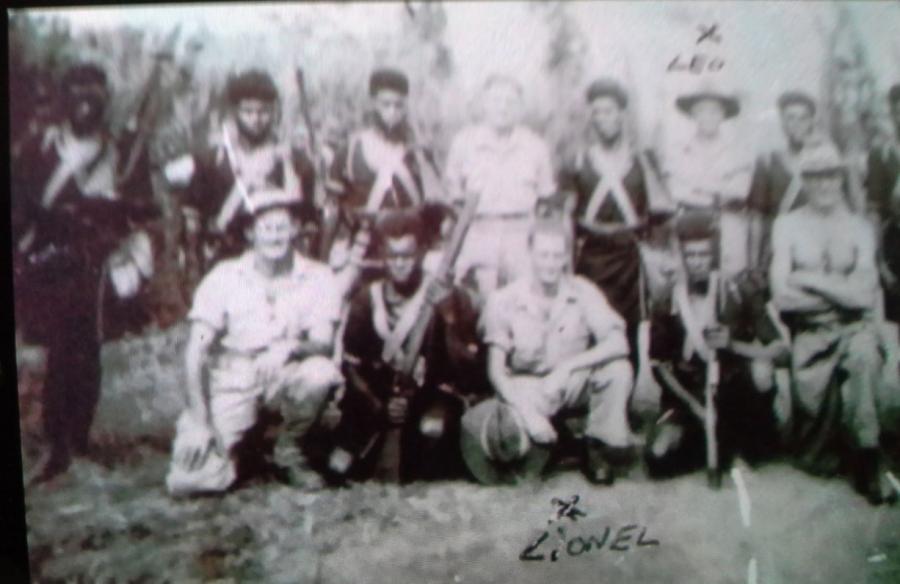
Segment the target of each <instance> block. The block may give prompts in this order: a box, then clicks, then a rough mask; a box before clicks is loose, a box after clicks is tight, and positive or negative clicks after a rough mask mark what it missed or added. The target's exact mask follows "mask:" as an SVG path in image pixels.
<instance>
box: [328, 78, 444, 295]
mask: <svg viewBox="0 0 900 584" xmlns="http://www.w3.org/2000/svg"><path fill="white" fill-rule="evenodd" d="M408 96H409V80H408V79H407V77H406V75H405V74H403V73H401V72H400V71H397V70H395V69H378V70H376V71H374V72H373V73H372V75H371V76H370V77H369V97H370V100H371V112H370V122H369V123H368V124H366V126H365V127H363V128H362V129H360V130H358V131H356V132H354V133H353V134H352V135H351V136H350V139H349V140H348V143H347V145H346V146H344V147H342V148H340V149H339V150H338V151H337V153H336V155H335V157H334V160H333V161H332V164H331V169H330V171H329V176H328V181H327V183H326V188H327V190H328V193H329V195H330V197H331V198H332V199H333V202H332V204H335V205H336V206H337V207H338V209H339V212H338V214H337V216H338V223H337V224H336V225H335V226H334V227H333V228H332V229H333V231H334V232H333V233H330V234H329V233H326V234H325V240H326V242H327V243H326V245H330V250H326V251H328V252H329V254H328V260H329V263H331V265H332V267H333V268H335V269H338V270H340V269H342V268H343V267H345V266H347V265H348V264H352V263H358V262H360V261H362V259H363V258H364V257H365V256H371V253H372V250H373V248H372V247H371V246H370V241H371V238H370V235H369V230H368V229H362V230H361V229H360V227H362V226H364V225H365V224H366V223H368V222H370V220H372V219H376V218H377V217H378V216H380V215H381V213H380V212H381V211H382V210H384V209H397V208H408V207H418V206H420V205H421V204H422V202H423V201H424V200H425V198H426V196H427V195H428V194H427V193H425V192H424V185H423V180H422V173H423V172H424V167H425V165H432V164H433V162H432V160H431V159H430V154H428V153H427V152H425V151H423V150H422V148H421V146H420V145H418V144H416V143H415V136H414V134H413V131H412V128H411V126H410V124H409V122H408V120H407V98H408ZM351 244H353V245H354V247H355V250H356V251H354V252H353V253H350V250H351ZM350 273H351V275H352V277H350V278H349V281H348V282H347V285H348V286H352V284H353V280H354V279H355V276H356V270H355V269H352V270H351V272H350Z"/></svg>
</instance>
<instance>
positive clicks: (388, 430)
mask: <svg viewBox="0 0 900 584" xmlns="http://www.w3.org/2000/svg"><path fill="white" fill-rule="evenodd" d="M378 234H379V244H380V245H379V247H380V250H381V256H382V257H383V259H384V262H385V273H386V275H385V277H384V278H383V279H379V280H376V281H374V282H372V283H371V284H369V285H368V286H366V287H365V288H363V289H361V290H360V291H359V292H358V293H357V294H356V295H355V296H354V297H353V299H352V301H351V304H350V312H349V315H348V318H347V324H346V329H345V331H344V374H345V377H346V379H347V391H346V393H345V396H344V399H343V401H342V404H341V408H342V411H343V417H342V421H341V424H340V426H339V427H338V430H337V432H336V448H335V450H334V451H333V453H332V454H331V456H330V460H329V466H330V468H331V471H332V472H334V473H337V474H338V475H340V476H342V477H344V476H351V477H364V476H370V475H373V474H374V475H375V476H376V478H379V479H382V480H390V481H394V480H398V479H399V480H401V481H408V480H413V479H422V478H436V477H438V476H446V475H447V474H448V472H452V471H453V469H458V465H459V462H458V450H457V444H458V432H459V418H460V416H461V415H462V412H463V410H464V405H465V403H466V401H467V399H468V396H469V395H472V394H477V392H478V390H479V385H483V382H481V381H480V380H479V375H478V372H479V371H481V370H483V364H481V365H479V352H478V344H477V337H476V333H475V323H476V320H477V316H476V314H475V311H474V309H473V307H472V304H471V302H470V301H469V299H468V296H467V295H466V294H465V293H464V292H462V291H460V290H458V289H456V288H454V287H452V286H450V285H449V284H448V283H447V282H448V281H449V278H450V275H449V273H448V272H446V271H445V270H446V265H444V270H441V271H438V273H436V274H434V275H433V276H430V275H426V273H425V272H424V270H423V266H422V260H423V256H424V253H425V251H426V250H425V247H424V245H423V241H424V233H423V230H422V221H421V218H420V216H419V212H418V211H415V210H402V211H394V212H392V213H390V214H388V215H387V216H386V217H385V219H384V221H383V222H382V223H381V225H380V227H379V230H378ZM452 248H453V244H452V242H451V246H450V248H449V249H451V250H452ZM445 264H446V261H445ZM442 272H443V273H442ZM430 307H433V316H432V317H431V318H427V313H428V310H427V309H428V308H430ZM423 314H426V317H425V318H424V319H423V316H422V315H423ZM416 327H424V329H423V330H422V331H420V333H421V344H420V346H419V347H415V346H414V344H415V341H414V339H415V338H416V334H415V331H416ZM407 364H412V367H411V370H407V369H409V368H408V367H407Z"/></svg>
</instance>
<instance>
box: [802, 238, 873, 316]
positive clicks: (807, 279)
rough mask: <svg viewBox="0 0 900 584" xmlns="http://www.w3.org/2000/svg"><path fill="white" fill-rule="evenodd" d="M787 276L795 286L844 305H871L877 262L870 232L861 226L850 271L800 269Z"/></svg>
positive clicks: (857, 307) (864, 307) (859, 306)
mask: <svg viewBox="0 0 900 584" xmlns="http://www.w3.org/2000/svg"><path fill="white" fill-rule="evenodd" d="M790 280H791V283H792V284H793V285H794V286H796V287H799V288H801V289H802V290H804V291H807V292H811V293H813V294H818V295H820V296H821V297H823V298H825V299H826V300H828V301H829V302H830V303H832V304H837V305H839V306H841V307H843V308H848V309H851V310H867V309H870V308H873V307H874V305H875V298H876V294H877V292H878V266H877V265H876V264H875V243H874V238H873V237H872V234H871V232H870V231H869V230H860V237H859V238H858V241H857V254H856V262H855V265H854V267H853V270H852V271H850V272H849V273H847V274H835V273H821V272H808V271H800V272H795V273H794V274H792V275H791V278H790Z"/></svg>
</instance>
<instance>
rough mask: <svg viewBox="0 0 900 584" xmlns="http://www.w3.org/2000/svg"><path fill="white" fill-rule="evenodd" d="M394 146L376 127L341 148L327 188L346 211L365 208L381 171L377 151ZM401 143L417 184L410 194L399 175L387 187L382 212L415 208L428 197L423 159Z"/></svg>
mask: <svg viewBox="0 0 900 584" xmlns="http://www.w3.org/2000/svg"><path fill="white" fill-rule="evenodd" d="M390 144H391V143H389V142H388V140H387V138H385V137H384V136H383V135H382V133H381V132H380V131H379V130H378V129H376V128H375V127H374V126H372V127H367V128H364V129H362V130H360V131H358V132H356V133H354V134H353V135H352V136H351V137H350V140H349V141H348V143H347V144H346V145H344V146H342V147H341V148H339V149H338V151H337V153H336V154H335V157H334V160H333V161H332V163H331V167H330V169H329V173H328V182H327V187H328V190H329V192H331V193H332V194H333V195H335V196H337V197H338V199H339V200H340V201H341V205H342V206H343V207H344V208H345V209H347V210H353V211H358V210H362V209H365V207H366V204H367V202H368V200H369V194H370V193H371V191H372V188H373V186H374V185H375V180H376V178H377V176H378V172H379V168H378V163H377V162H376V160H377V156H378V153H377V152H375V151H376V150H378V149H380V148H388V147H389V145H390ZM395 144H396V143H395ZM399 144H400V145H401V146H402V147H404V148H406V152H405V154H404V156H403V164H404V166H405V167H406V169H407V171H408V173H409V176H410V178H411V179H412V181H413V184H415V188H414V192H409V189H407V188H406V186H404V184H403V181H401V180H400V179H399V178H398V177H397V176H396V175H395V176H394V177H393V179H392V181H391V184H390V186H389V187H388V188H387V192H386V194H385V197H384V199H383V201H382V204H381V207H380V208H381V209H385V208H402V207H409V206H413V205H416V204H418V203H420V202H421V200H422V199H423V197H424V191H423V188H424V184H423V181H422V170H421V168H419V159H418V158H419V157H417V156H416V155H415V152H414V151H413V150H412V148H411V147H410V146H409V144H407V143H405V142H401V143H399ZM367 152H369V155H368V156H367ZM424 156H425V158H426V160H431V154H430V153H428V152H427V151H426V152H425V153H424Z"/></svg>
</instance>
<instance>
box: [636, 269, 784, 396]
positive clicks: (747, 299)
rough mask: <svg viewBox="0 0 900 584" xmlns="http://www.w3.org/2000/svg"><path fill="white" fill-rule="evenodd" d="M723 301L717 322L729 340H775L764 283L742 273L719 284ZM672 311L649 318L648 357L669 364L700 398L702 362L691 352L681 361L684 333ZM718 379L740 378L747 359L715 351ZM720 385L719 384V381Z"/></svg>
mask: <svg viewBox="0 0 900 584" xmlns="http://www.w3.org/2000/svg"><path fill="white" fill-rule="evenodd" d="M721 289H722V291H723V294H724V298H721V299H720V303H719V306H720V311H719V315H718V322H719V324H721V325H724V326H726V327H728V329H729V331H730V335H731V338H732V339H734V340H737V341H743V342H752V341H753V340H760V341H762V342H763V343H764V344H768V343H771V342H773V341H775V340H776V339H777V338H778V336H779V333H778V329H777V328H775V325H774V324H773V323H772V321H771V319H770V318H769V316H768V313H767V311H766V303H767V302H768V291H767V286H766V283H765V280H764V279H763V278H761V277H759V276H758V275H754V274H753V273H752V272H750V271H744V272H741V273H739V274H738V275H737V276H735V277H734V278H732V279H731V280H730V281H728V282H725V283H723V285H722V287H721ZM672 312H673V311H671V310H670V311H666V312H660V313H658V314H656V315H654V316H653V318H652V319H651V325H650V357H651V358H652V359H653V360H655V361H660V362H663V363H666V364H669V365H670V366H671V367H672V369H673V370H674V372H675V375H676V377H677V378H679V380H680V381H681V382H682V384H683V385H684V386H685V388H686V389H688V390H689V391H691V392H692V393H695V394H697V395H702V390H703V386H704V383H705V377H706V362H705V361H703V359H702V358H701V357H700V356H699V355H697V353H696V351H695V352H694V354H693V356H692V358H691V359H690V360H689V361H687V362H685V360H684V358H683V354H682V350H683V347H684V341H685V337H686V336H687V332H686V330H685V327H684V324H683V323H682V320H681V316H680V315H679V314H677V313H675V314H673V313H672ZM719 364H720V372H721V376H722V380H726V379H728V378H729V377H730V376H732V375H735V374H737V375H742V373H743V372H742V371H738V369H745V368H746V365H747V359H745V358H744V357H741V356H738V355H736V354H734V353H732V352H730V351H726V350H723V351H719ZM720 383H721V382H720Z"/></svg>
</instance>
